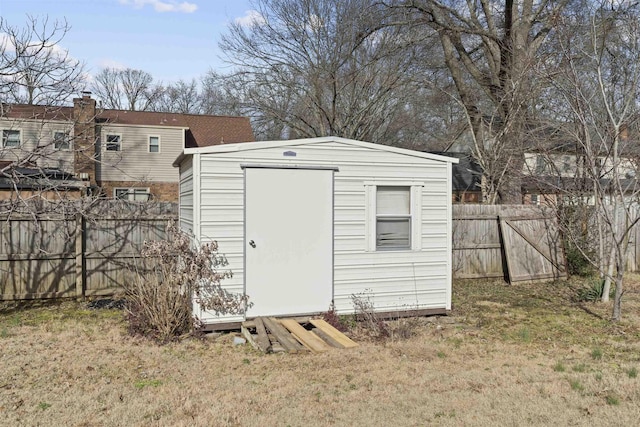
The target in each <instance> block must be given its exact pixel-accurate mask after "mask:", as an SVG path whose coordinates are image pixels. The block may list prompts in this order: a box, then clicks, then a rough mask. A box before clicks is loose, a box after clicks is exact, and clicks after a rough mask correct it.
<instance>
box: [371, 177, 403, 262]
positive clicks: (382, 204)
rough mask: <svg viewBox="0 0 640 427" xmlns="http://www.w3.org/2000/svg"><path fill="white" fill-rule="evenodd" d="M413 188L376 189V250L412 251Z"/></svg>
mask: <svg viewBox="0 0 640 427" xmlns="http://www.w3.org/2000/svg"><path fill="white" fill-rule="evenodd" d="M410 190H411V188H410V187H387V186H385V187H377V188H376V249H377V250H393V249H411V191H410Z"/></svg>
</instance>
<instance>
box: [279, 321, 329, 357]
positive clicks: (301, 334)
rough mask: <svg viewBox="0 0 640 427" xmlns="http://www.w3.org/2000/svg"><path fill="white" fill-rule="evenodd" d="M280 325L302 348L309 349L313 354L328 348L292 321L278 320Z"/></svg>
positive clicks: (316, 337)
mask: <svg viewBox="0 0 640 427" xmlns="http://www.w3.org/2000/svg"><path fill="white" fill-rule="evenodd" d="M280 323H281V324H282V325H283V326H284V327H285V328H287V329H288V330H289V331H290V332H291V334H293V336H294V337H296V339H297V340H298V341H300V342H301V343H302V344H303V345H304V346H306V347H307V348H309V349H311V351H313V352H314V353H321V352H323V351H327V350H328V349H329V346H328V345H327V343H325V342H324V341H322V340H321V339H320V338H319V337H318V336H317V335H314V334H312V333H311V332H309V331H307V330H306V329H305V328H303V327H302V326H301V325H300V323H298V322H296V321H295V320H293V319H280Z"/></svg>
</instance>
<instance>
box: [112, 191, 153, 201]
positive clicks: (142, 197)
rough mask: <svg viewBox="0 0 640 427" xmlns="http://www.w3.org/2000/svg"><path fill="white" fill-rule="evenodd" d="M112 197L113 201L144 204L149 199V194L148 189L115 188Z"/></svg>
mask: <svg viewBox="0 0 640 427" xmlns="http://www.w3.org/2000/svg"><path fill="white" fill-rule="evenodd" d="M113 196H114V198H115V199H120V200H128V201H131V202H146V201H147V200H149V199H150V198H151V193H150V192H149V189H148V188H115V189H114V190H113Z"/></svg>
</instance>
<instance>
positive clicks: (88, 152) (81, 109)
mask: <svg viewBox="0 0 640 427" xmlns="http://www.w3.org/2000/svg"><path fill="white" fill-rule="evenodd" d="M73 135H74V157H73V169H74V172H75V173H76V175H77V176H78V177H79V178H82V177H86V176H88V178H89V179H88V180H89V183H90V184H91V185H95V183H96V161H95V160H96V100H95V99H93V98H91V92H82V98H74V99H73ZM84 174H86V175H84Z"/></svg>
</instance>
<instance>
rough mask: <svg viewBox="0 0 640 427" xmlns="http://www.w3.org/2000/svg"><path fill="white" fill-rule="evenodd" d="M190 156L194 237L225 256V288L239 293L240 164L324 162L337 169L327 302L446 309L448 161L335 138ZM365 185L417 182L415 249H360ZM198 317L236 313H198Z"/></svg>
mask: <svg viewBox="0 0 640 427" xmlns="http://www.w3.org/2000/svg"><path fill="white" fill-rule="evenodd" d="M285 151H294V152H295V153H296V156H295V157H284V156H283V152H285ZM196 157H199V158H200V165H199V166H200V185H201V191H200V194H201V201H200V203H201V204H200V212H199V214H200V226H201V230H200V236H201V239H202V240H203V241H207V240H216V241H217V242H218V243H219V248H220V252H221V253H223V254H225V255H226V257H227V259H228V261H229V269H230V270H231V271H232V272H233V278H230V279H226V280H224V281H223V282H222V285H223V287H224V288H225V289H227V290H228V291H231V292H239V293H242V292H243V291H244V288H243V284H244V274H243V273H244V271H243V268H244V263H243V250H244V243H243V240H244V224H243V221H244V210H243V209H244V208H243V206H244V195H243V192H244V172H243V170H242V169H241V167H240V165H242V164H261V165H286V164H289V165H298V166H331V167H338V168H339V171H338V172H336V173H335V181H334V183H335V192H334V215H335V217H334V218H335V219H334V302H335V306H336V309H337V310H338V312H340V313H349V312H353V309H354V308H353V301H352V295H360V296H362V297H364V298H369V299H370V301H371V302H372V303H373V304H374V306H375V308H376V310H379V311H393V310H402V309H408V310H410V309H425V308H446V309H450V308H451V307H450V301H449V297H448V289H449V287H450V282H449V277H450V255H449V252H447V251H448V249H450V246H449V245H450V242H449V240H450V234H449V233H450V231H448V230H449V229H448V228H447V227H448V220H447V214H448V212H449V208H448V205H449V203H450V196H449V193H448V190H449V189H450V178H448V177H450V173H449V174H448V163H446V162H443V161H437V160H429V159H424V158H420V157H413V156H409V155H402V154H397V153H390V152H387V151H382V150H380V151H378V150H372V149H369V148H364V147H358V146H354V145H350V144H346V143H343V142H331V143H326V142H325V143H322V144H321V145H318V144H307V145H296V146H286V147H278V148H262V149H258V150H245V151H241V152H230V153H213V154H205V153H202V154H199V155H198V156H194V158H196ZM449 172H450V168H449ZM367 183H369V184H371V183H374V184H376V185H383V184H384V185H393V184H394V183H395V184H398V185H406V184H407V183H411V184H412V185H415V186H420V187H418V188H420V189H421V191H420V195H421V198H422V200H423V203H422V207H421V210H420V212H419V213H417V212H414V214H417V217H418V218H420V228H421V230H420V237H421V242H420V244H421V247H422V249H421V250H420V251H412V250H403V251H384V252H383V251H377V252H376V251H368V250H367V238H366V232H367V213H368V212H367V209H368V208H367V206H366V196H365V193H366V190H365V189H366V185H367ZM373 228H374V229H375V227H373ZM369 229H370V228H369ZM372 237H373V238H375V236H372ZM418 246H420V245H418ZM250 297H251V295H249V298H250ZM327 309H329V307H327ZM202 320H204V321H205V322H215V321H217V320H223V321H236V320H238V319H235V318H233V319H232V318H224V319H218V318H216V317H215V316H208V315H207V314H206V313H202ZM240 320H241V319H240Z"/></svg>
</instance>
